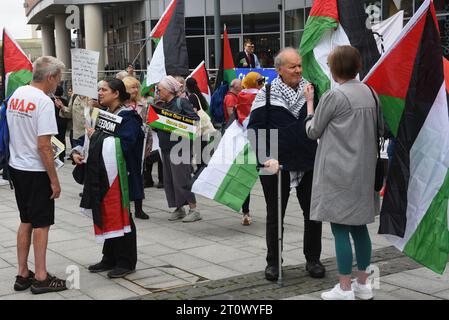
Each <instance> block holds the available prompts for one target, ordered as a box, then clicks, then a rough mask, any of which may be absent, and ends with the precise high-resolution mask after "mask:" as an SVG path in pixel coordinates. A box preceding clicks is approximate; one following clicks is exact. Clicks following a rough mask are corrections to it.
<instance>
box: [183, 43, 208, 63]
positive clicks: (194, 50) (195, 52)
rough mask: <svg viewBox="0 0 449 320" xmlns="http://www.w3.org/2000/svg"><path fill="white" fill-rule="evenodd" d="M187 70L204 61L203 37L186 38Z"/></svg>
mask: <svg viewBox="0 0 449 320" xmlns="http://www.w3.org/2000/svg"><path fill="white" fill-rule="evenodd" d="M186 42H187V52H188V55H189V68H190V69H194V68H196V67H197V66H198V65H199V64H200V62H201V61H203V60H204V37H195V38H186Z"/></svg>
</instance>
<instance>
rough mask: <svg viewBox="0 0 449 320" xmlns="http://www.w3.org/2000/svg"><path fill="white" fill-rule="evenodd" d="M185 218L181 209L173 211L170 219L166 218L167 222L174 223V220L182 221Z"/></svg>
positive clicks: (184, 212) (184, 213)
mask: <svg viewBox="0 0 449 320" xmlns="http://www.w3.org/2000/svg"><path fill="white" fill-rule="evenodd" d="M185 216H186V211H185V210H184V208H183V207H181V208H178V209H176V210H175V211H173V212H172V213H171V215H170V218H168V220H169V221H175V220H179V219H182V218H184V217H185Z"/></svg>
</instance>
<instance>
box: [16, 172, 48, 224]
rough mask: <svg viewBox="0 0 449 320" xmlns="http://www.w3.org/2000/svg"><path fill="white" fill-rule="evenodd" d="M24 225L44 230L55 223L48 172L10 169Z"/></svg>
mask: <svg viewBox="0 0 449 320" xmlns="http://www.w3.org/2000/svg"><path fill="white" fill-rule="evenodd" d="M9 170H10V173H11V180H12V183H13V185H14V191H15V194H16V202H17V207H18V208H19V212H20V221H21V222H22V223H31V225H32V227H33V228H44V227H48V226H51V225H53V224H54V223H55V200H54V199H50V197H51V195H52V193H53V191H52V190H51V185H50V178H49V177H48V174H47V172H34V171H22V170H17V169H14V168H12V167H11V166H10V167H9Z"/></svg>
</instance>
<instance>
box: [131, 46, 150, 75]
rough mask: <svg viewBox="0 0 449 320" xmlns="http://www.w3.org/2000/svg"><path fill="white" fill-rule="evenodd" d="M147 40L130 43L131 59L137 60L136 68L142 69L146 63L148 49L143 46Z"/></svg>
mask: <svg viewBox="0 0 449 320" xmlns="http://www.w3.org/2000/svg"><path fill="white" fill-rule="evenodd" d="M144 44H145V41H135V42H131V43H130V44H129V59H130V62H132V61H134V59H136V58H137V59H136V62H135V63H134V68H135V69H136V70H140V69H142V66H145V65H146V62H145V61H146V50H145V49H142V46H144Z"/></svg>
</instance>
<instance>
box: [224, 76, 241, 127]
mask: <svg viewBox="0 0 449 320" xmlns="http://www.w3.org/2000/svg"><path fill="white" fill-rule="evenodd" d="M240 91H242V81H241V80H240V79H234V80H232V81H231V85H230V87H229V91H228V93H227V94H226V96H225V98H224V101H223V108H224V116H225V120H226V122H228V121H229V117H230V116H231V115H232V113H233V112H234V109H235V107H236V106H237V104H238V95H239V93H240Z"/></svg>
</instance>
